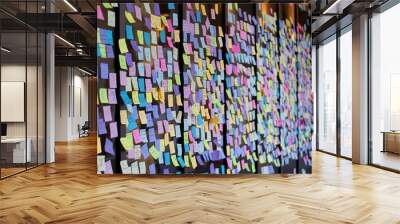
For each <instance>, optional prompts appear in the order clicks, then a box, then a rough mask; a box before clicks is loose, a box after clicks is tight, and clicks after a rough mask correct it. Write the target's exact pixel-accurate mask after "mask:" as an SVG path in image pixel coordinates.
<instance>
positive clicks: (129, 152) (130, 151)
mask: <svg viewBox="0 0 400 224" xmlns="http://www.w3.org/2000/svg"><path fill="white" fill-rule="evenodd" d="M128 159H135V150H128Z"/></svg>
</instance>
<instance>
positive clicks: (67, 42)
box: [54, 34, 75, 48]
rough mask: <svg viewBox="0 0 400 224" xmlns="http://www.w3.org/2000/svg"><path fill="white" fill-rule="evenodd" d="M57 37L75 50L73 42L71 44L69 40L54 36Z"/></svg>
mask: <svg viewBox="0 0 400 224" xmlns="http://www.w3.org/2000/svg"><path fill="white" fill-rule="evenodd" d="M54 36H55V37H57V38H58V39H59V40H61V41H62V42H64V43H66V44H67V45H69V46H70V47H73V48H75V45H73V44H72V43H71V42H69V41H68V40H66V39H64V38H62V37H60V36H59V35H58V34H54Z"/></svg>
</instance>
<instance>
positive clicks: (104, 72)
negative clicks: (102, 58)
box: [100, 63, 108, 79]
mask: <svg viewBox="0 0 400 224" xmlns="http://www.w3.org/2000/svg"><path fill="white" fill-rule="evenodd" d="M100 77H101V79H108V64H107V63H100Z"/></svg>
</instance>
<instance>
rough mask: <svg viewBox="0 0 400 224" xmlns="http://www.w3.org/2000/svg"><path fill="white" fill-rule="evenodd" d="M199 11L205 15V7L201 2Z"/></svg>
mask: <svg viewBox="0 0 400 224" xmlns="http://www.w3.org/2000/svg"><path fill="white" fill-rule="evenodd" d="M201 13H202V14H203V16H206V15H207V12H206V7H205V5H204V4H201Z"/></svg>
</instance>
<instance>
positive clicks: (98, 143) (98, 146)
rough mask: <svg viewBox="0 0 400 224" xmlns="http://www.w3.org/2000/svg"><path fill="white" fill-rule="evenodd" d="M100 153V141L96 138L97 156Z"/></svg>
mask: <svg viewBox="0 0 400 224" xmlns="http://www.w3.org/2000/svg"><path fill="white" fill-rule="evenodd" d="M100 153H101V141H100V138H99V137H97V154H100Z"/></svg>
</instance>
